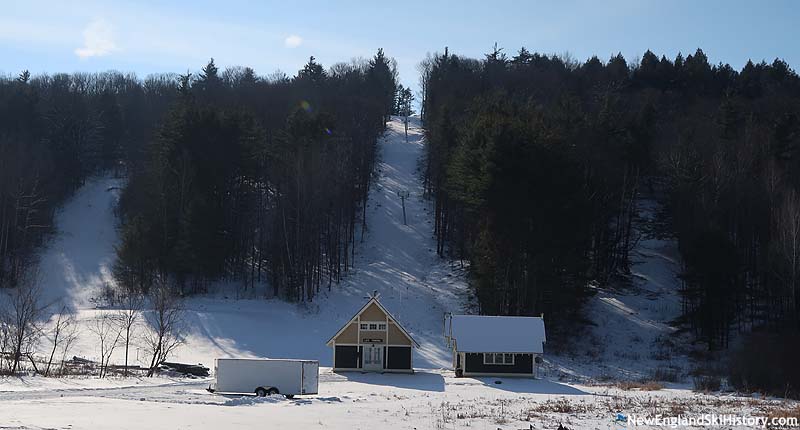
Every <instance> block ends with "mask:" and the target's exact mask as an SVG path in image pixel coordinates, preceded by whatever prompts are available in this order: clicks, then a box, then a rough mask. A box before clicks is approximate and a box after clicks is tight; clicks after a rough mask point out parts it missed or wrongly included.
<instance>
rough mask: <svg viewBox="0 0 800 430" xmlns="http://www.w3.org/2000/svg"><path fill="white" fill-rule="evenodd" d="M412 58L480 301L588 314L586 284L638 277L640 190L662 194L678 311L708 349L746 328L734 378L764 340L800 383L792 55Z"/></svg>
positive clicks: (564, 315) (798, 183) (454, 251)
mask: <svg viewBox="0 0 800 430" xmlns="http://www.w3.org/2000/svg"><path fill="white" fill-rule="evenodd" d="M420 71H421V80H420V86H421V88H422V90H423V97H422V114H423V119H424V124H425V127H426V137H427V141H428V145H427V148H426V164H425V183H426V189H427V193H429V195H430V196H431V198H432V199H433V200H434V202H435V234H436V237H437V242H438V244H439V245H438V249H437V251H438V252H439V254H440V255H446V256H451V257H453V258H457V259H462V260H466V261H468V262H469V263H470V268H471V277H472V281H473V284H474V286H475V288H476V292H477V295H478V298H479V300H480V304H481V307H482V309H481V310H482V312H484V313H487V314H507V315H539V314H540V313H544V314H545V317H546V318H547V321H548V324H551V325H554V326H558V325H561V326H564V325H565V324H566V323H574V322H576V321H581V320H583V318H584V316H583V315H582V313H581V310H582V308H581V305H582V304H583V303H584V302H585V300H584V299H585V298H586V297H587V296H588V295H589V294H591V290H592V288H591V287H592V286H595V285H607V284H609V283H614V282H623V283H624V282H626V279H628V278H629V275H630V267H631V256H630V250H631V249H632V246H633V245H634V244H635V242H636V240H638V238H637V237H636V234H635V232H633V231H632V225H633V222H634V221H635V219H636V217H637V215H638V214H637V203H638V202H639V201H640V200H642V199H654V200H656V201H657V202H658V203H660V205H661V207H663V211H662V213H660V216H659V217H658V218H659V222H658V223H657V224H658V225H654V226H652V228H653V229H654V230H655V234H660V235H664V236H669V237H674V238H676V239H677V241H678V245H679V250H680V253H681V258H682V265H683V270H682V272H683V273H682V274H681V279H682V285H681V294H682V298H683V312H682V313H683V316H682V320H683V321H682V324H683V325H684V326H685V327H687V328H688V329H689V330H692V332H693V333H694V334H695V335H696V337H697V338H698V339H699V340H701V341H702V342H703V343H704V344H705V345H706V346H707V348H708V349H710V350H716V349H720V348H727V347H728V346H729V343H730V342H729V341H730V339H731V337H732V336H733V335H734V334H736V333H752V335H750V336H749V337H748V338H747V340H746V341H745V346H744V348H743V352H741V353H740V354H739V356H738V357H737V360H738V362H739V364H740V365H739V366H738V367H737V366H736V365H734V367H737V368H738V370H736V371H735V372H734V374H733V375H732V377H731V380H732V381H734V382H736V381H739V382H741V381H744V380H750V381H752V380H754V379H755V378H756V377H761V375H754V374H752V373H753V372H758V371H759V370H753V369H763V368H764V367H765V366H763V365H756V363H757V362H758V361H759V360H760V361H761V362H762V363H763V362H764V360H765V359H764V358H763V355H762V353H761V352H760V351H762V352H763V350H765V349H766V350H770V349H771V350H772V351H773V352H774V353H771V354H770V355H769V356H770V358H769V359H766V360H767V361H769V362H770V363H771V364H768V365H767V367H769V366H771V365H773V364H774V365H775V366H774V368H777V369H782V370H785V371H786V373H775V374H772V375H768V376H764V377H763V378H762V379H769V381H768V382H765V384H771V387H772V388H775V387H781V386H785V383H786V382H785V381H787V379H786V378H790V379H793V380H794V381H795V383H793V385H794V386H797V382H798V381H800V375H798V374H797V372H796V370H792V369H791V368H792V367H794V366H790V365H789V362H790V361H791V358H790V357H792V356H794V357H796V354H797V353H798V351H797V350H796V349H797V347H796V345H797V342H796V339H797V337H796V334H795V333H796V332H797V330H798V328H800V290H798V275H800V198H799V197H798V187H800V177H798V174H797V172H798V171H800V169H798V167H800V165H798V162H800V154H798V153H797V150H798V145H800V78H798V75H797V73H796V72H794V71H793V70H792V69H790V67H789V66H788V65H787V64H786V63H785V62H783V61H782V60H780V59H776V60H775V61H773V62H772V63H766V62H760V63H754V62H748V63H747V64H746V65H745V66H744V67H743V68H742V69H741V70H736V69H734V68H733V67H731V66H730V65H728V64H717V65H712V64H709V62H708V58H707V56H706V55H705V53H704V52H703V51H702V50H700V49H698V50H697V51H696V52H695V53H693V54H691V55H686V56H685V57H684V56H683V55H680V54H679V55H678V56H677V57H676V58H674V59H669V58H666V57H665V56H661V57H658V56H657V55H655V54H654V53H652V52H650V51H647V52H646V53H645V54H644V55H643V56H642V58H641V60H637V61H635V62H629V61H628V60H626V59H625V58H623V57H622V55H615V56H612V57H611V58H610V59H609V60H608V61H602V60H600V59H598V58H597V57H592V58H590V59H589V60H587V61H585V62H577V61H574V60H572V59H571V58H569V57H564V56H561V57H559V56H550V55H542V54H538V53H531V52H529V51H528V50H526V49H525V48H522V49H520V50H519V51H518V53H517V54H516V55H512V56H508V55H506V54H505V52H503V50H502V49H499V48H497V47H495V49H494V50H493V51H492V52H491V53H489V54H487V55H486V56H485V58H482V59H472V58H465V57H461V56H458V55H454V54H452V53H449V52H448V50H447V49H445V51H444V53H443V54H437V55H435V56H430V57H428V58H427V59H426V60H425V61H423V63H422V64H421V65H420ZM548 316H549V317H548ZM736 372H738V373H736ZM747 372H749V374H745V373H747Z"/></svg>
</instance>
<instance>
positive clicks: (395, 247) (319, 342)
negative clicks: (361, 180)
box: [41, 118, 468, 368]
mask: <svg viewBox="0 0 800 430" xmlns="http://www.w3.org/2000/svg"><path fill="white" fill-rule="evenodd" d="M422 145H423V143H422V130H421V128H420V127H419V120H418V119H415V118H412V119H411V128H410V130H409V135H408V141H406V138H405V133H404V126H403V123H402V122H401V121H400V120H399V119H394V120H392V121H390V122H389V124H388V130H387V132H386V134H385V136H384V137H383V138H382V139H381V141H380V142H379V149H380V152H379V155H380V160H379V163H378V166H377V171H376V176H375V181H374V182H375V183H374V186H373V187H372V189H371V191H370V196H369V203H368V207H367V211H366V214H367V215H366V216H367V230H366V231H365V234H364V235H363V242H360V241H359V239H361V235H360V234H358V235H357V242H358V243H357V244H356V245H357V246H356V260H355V264H354V267H353V269H352V270H351V272H350V273H349V274H348V275H347V277H346V278H345V280H344V281H343V282H341V283H340V284H338V285H337V284H334V285H333V286H332V287H331V291H330V292H328V291H327V286H323V287H322V294H321V295H320V296H319V297H318V298H317V299H316V300H315V301H314V303H310V304H305V305H296V304H291V303H286V302H283V301H281V300H279V299H270V300H265V299H263V298H252V299H248V300H242V299H234V297H235V296H236V293H235V291H234V290H235V286H232V285H228V286H227V287H228V290H225V289H224V287H225V286H220V288H218V291H217V293H216V294H211V295H210V296H208V297H200V298H191V299H189V300H187V303H186V306H187V308H188V312H187V318H188V321H187V327H188V328H189V332H188V335H187V337H186V342H185V345H183V346H182V347H181V348H179V349H178V351H177V352H176V357H174V358H175V359H176V360H180V361H186V362H190V363H203V364H205V365H207V366H209V367H211V366H212V365H213V360H214V358H217V357H271V358H306V359H318V360H320V363H321V364H322V365H323V366H329V365H331V361H332V352H331V349H330V348H329V347H327V346H325V343H326V341H327V340H328V339H329V338H330V337H331V336H332V335H333V334H334V333H335V332H336V331H337V330H338V329H339V328H340V327H341V326H342V325H343V324H344V323H345V322H346V321H348V320H349V319H350V318H351V317H352V316H353V314H354V313H355V312H356V311H357V310H358V309H359V308H360V307H361V306H362V305H363V304H364V303H365V301H366V297H367V295H368V294H370V293H372V292H373V291H377V292H378V293H379V294H380V300H381V302H382V303H383V304H384V305H385V306H386V307H387V309H389V311H390V312H392V314H393V315H394V316H395V317H396V318H397V319H398V320H399V321H400V322H401V323H402V324H403V325H404V327H405V328H406V329H407V330H408V331H409V332H410V333H411V334H412V336H414V338H415V340H417V342H419V343H420V345H421V347H420V348H419V349H417V351H416V352H415V356H414V365H415V366H416V367H421V368H441V367H448V366H449V363H450V361H451V359H450V354H449V353H448V351H447V349H446V348H445V345H444V341H443V337H442V328H443V314H444V312H460V311H461V309H462V307H463V303H465V300H467V297H468V290H467V286H466V282H465V280H464V276H463V270H462V269H460V268H459V267H458V266H456V265H454V266H451V265H450V264H449V263H447V262H445V261H444V260H442V259H440V258H438V257H437V256H436V254H435V243H434V240H433V238H432V235H433V232H432V226H431V224H430V217H429V216H428V212H427V211H428V210H429V202H427V201H425V200H424V199H423V198H422V191H423V190H422V183H421V180H420V175H419V171H418V162H419V160H420V156H421V154H422V150H423V147H422ZM121 185H122V184H121V182H120V181H119V180H116V179H109V178H101V179H95V180H93V181H91V182H89V183H88V184H87V185H86V186H84V187H83V188H81V189H80V190H79V192H78V193H77V194H76V195H75V197H74V198H72V199H71V201H70V202H68V203H67V204H66V205H65V206H64V208H63V209H62V210H61V211H60V213H59V215H58V224H57V227H58V235H57V237H56V238H55V239H54V241H53V242H52V243H51V244H50V245H49V246H48V247H47V248H46V249H45V251H44V252H43V255H42V260H41V274H42V276H41V281H42V282H41V284H42V286H43V289H44V292H45V296H46V298H47V300H48V301H49V302H57V301H59V300H62V301H64V302H65V303H66V304H68V305H69V306H70V307H72V308H74V309H76V310H77V312H78V313H79V315H80V316H81V318H82V319H83V320H85V321H87V322H88V320H89V319H91V318H92V317H94V316H96V314H98V313H100V312H108V310H103V309H97V306H96V303H97V301H96V300H94V298H96V297H98V296H99V295H100V293H101V290H102V287H103V285H104V284H107V283H113V279H112V277H111V266H112V264H113V261H114V246H115V244H116V242H117V233H116V229H115V217H114V212H113V209H114V204H115V203H116V200H117V198H118V192H119V191H118V189H119V187H120V186H121ZM400 191H407V192H408V193H409V195H410V196H409V197H408V198H407V199H406V202H405V206H406V222H407V225H404V224H403V211H402V206H401V199H400V197H399V196H398V192H400ZM95 340H96V339H94V336H91V333H86V334H85V336H82V337H81V339H80V340H79V343H78V345H77V347H76V349H74V350H73V353H74V354H76V355H80V356H84V357H87V358H90V359H91V358H96V357H97V356H98V354H99V351H96V350H95V343H96V342H95ZM134 352H135V353H136V355H138V356H139V358H142V359H143V358H144V353H143V352H142V351H134ZM120 353H121V352H120Z"/></svg>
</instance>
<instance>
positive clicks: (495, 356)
mask: <svg viewBox="0 0 800 430" xmlns="http://www.w3.org/2000/svg"><path fill="white" fill-rule="evenodd" d="M483 364H502V365H507V366H510V365H513V364H514V354H507V353H502V352H484V353H483Z"/></svg>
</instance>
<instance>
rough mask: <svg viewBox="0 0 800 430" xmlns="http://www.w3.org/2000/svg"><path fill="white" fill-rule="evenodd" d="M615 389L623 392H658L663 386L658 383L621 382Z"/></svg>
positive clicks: (648, 381) (647, 381)
mask: <svg viewBox="0 0 800 430" xmlns="http://www.w3.org/2000/svg"><path fill="white" fill-rule="evenodd" d="M616 387H618V388H620V389H622V390H625V391H631V390H642V391H658V390H661V389H663V388H664V385H663V384H661V383H660V382H658V381H650V380H646V381H621V382H618V383H617V384H616Z"/></svg>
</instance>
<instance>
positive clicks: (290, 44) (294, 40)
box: [283, 34, 303, 48]
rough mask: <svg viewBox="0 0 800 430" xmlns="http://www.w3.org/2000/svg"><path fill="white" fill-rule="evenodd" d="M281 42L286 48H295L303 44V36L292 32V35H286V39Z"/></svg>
mask: <svg viewBox="0 0 800 430" xmlns="http://www.w3.org/2000/svg"><path fill="white" fill-rule="evenodd" d="M283 44H284V45H285V46H286V47H287V48H297V47H298V46H300V45H302V44H303V38H302V37H300V36H298V35H296V34H293V35H291V36H289V37H287V38H286V39H285V40H284V41H283Z"/></svg>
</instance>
